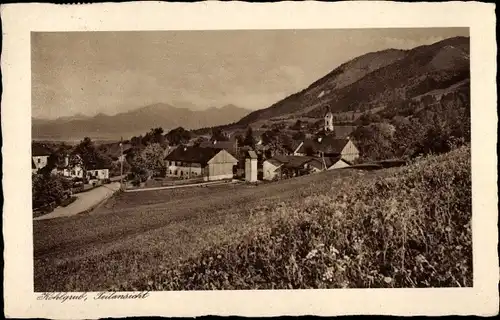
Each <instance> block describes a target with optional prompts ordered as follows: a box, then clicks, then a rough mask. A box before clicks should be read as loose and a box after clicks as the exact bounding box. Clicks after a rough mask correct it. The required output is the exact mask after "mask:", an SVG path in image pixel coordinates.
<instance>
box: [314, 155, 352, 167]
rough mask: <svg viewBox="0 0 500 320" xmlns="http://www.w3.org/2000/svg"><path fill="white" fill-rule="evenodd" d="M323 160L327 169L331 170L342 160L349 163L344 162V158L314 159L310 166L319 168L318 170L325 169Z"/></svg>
mask: <svg viewBox="0 0 500 320" xmlns="http://www.w3.org/2000/svg"><path fill="white" fill-rule="evenodd" d="M323 159H324V161H325V162H324V164H325V165H326V168H330V167H331V166H333V165H334V164H335V163H337V162H339V161H340V160H342V161H344V162H346V163H347V161H345V160H343V159H342V157H340V156H337V157H324V158H313V159H311V160H310V161H309V162H308V164H310V165H311V166H312V167H315V168H318V169H323V168H324V167H323Z"/></svg>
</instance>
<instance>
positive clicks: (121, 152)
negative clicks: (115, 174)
mask: <svg viewBox="0 0 500 320" xmlns="http://www.w3.org/2000/svg"><path fill="white" fill-rule="evenodd" d="M120 189H122V190H124V188H123V137H121V138H120Z"/></svg>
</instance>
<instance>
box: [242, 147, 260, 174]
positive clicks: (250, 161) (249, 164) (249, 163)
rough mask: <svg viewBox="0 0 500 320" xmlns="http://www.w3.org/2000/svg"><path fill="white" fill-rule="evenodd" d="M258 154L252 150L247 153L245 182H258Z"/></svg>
mask: <svg viewBox="0 0 500 320" xmlns="http://www.w3.org/2000/svg"><path fill="white" fill-rule="evenodd" d="M257 159H258V157H257V153H255V151H253V150H250V151H248V152H247V155H246V159H245V181H248V182H255V181H257Z"/></svg>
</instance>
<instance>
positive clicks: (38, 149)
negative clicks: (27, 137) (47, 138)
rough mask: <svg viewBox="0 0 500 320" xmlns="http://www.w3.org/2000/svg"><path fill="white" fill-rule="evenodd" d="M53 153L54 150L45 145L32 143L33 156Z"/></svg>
mask: <svg viewBox="0 0 500 320" xmlns="http://www.w3.org/2000/svg"><path fill="white" fill-rule="evenodd" d="M51 154H52V150H50V149H49V148H47V147H46V146H44V145H41V144H38V143H35V144H32V145H31V156H32V157H40V156H50V155H51Z"/></svg>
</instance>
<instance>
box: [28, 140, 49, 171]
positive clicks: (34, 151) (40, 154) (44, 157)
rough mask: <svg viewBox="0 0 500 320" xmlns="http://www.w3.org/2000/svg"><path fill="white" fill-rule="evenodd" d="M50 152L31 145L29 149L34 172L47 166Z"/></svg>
mask: <svg viewBox="0 0 500 320" xmlns="http://www.w3.org/2000/svg"><path fill="white" fill-rule="evenodd" d="M51 153H52V151H51V150H50V149H48V148H46V147H44V146H42V145H39V144H33V145H32V148H31V157H32V160H33V162H34V164H35V167H36V170H39V169H42V168H43V167H45V166H46V165H47V162H48V160H49V156H50V155H51Z"/></svg>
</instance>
